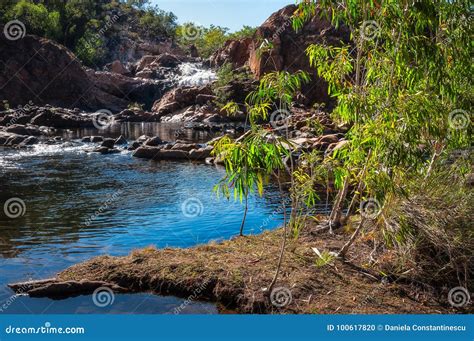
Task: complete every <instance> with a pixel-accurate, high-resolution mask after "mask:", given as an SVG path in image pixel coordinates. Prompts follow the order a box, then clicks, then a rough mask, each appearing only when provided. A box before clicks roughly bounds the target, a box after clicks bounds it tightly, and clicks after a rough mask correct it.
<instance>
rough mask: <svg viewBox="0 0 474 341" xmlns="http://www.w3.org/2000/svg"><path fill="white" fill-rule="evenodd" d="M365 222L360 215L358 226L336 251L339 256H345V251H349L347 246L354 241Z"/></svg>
mask: <svg viewBox="0 0 474 341" xmlns="http://www.w3.org/2000/svg"><path fill="white" fill-rule="evenodd" d="M364 224H365V218H364V217H362V218H361V221H360V223H359V226H357V228H356V230H355V231H354V233H353V234H352V236H351V238H350V239H349V240H348V241H347V243H345V244H344V246H343V247H342V248H341V250H340V251H339V253H338V256H339V257H341V258H345V257H346V254H347V251H349V248H350V247H351V245H352V244H353V243H354V241H355V240H356V239H357V236H358V235H359V234H360V231H362V228H363V227H364Z"/></svg>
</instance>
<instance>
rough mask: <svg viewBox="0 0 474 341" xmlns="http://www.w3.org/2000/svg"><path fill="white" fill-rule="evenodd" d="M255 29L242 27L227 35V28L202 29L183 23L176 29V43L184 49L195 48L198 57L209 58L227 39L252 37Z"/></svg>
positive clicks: (202, 27) (189, 23)
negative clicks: (192, 46)
mask: <svg viewBox="0 0 474 341" xmlns="http://www.w3.org/2000/svg"><path fill="white" fill-rule="evenodd" d="M255 31H256V29H255V28H252V27H250V26H244V27H243V28H242V29H241V30H239V31H237V32H234V33H229V29H228V28H227V27H221V26H214V25H211V26H210V27H204V26H201V25H198V24H195V23H192V22H188V23H184V24H183V25H180V26H178V27H177V29H176V37H177V41H178V43H179V44H180V45H181V46H182V47H183V48H185V49H188V48H189V47H190V46H191V45H194V46H196V48H197V50H198V52H199V55H200V56H201V57H203V58H208V57H210V56H211V55H212V54H213V53H214V52H215V51H217V50H218V49H219V48H221V47H222V46H224V43H225V42H226V41H227V40H229V39H242V38H247V37H251V36H253V34H254V33H255Z"/></svg>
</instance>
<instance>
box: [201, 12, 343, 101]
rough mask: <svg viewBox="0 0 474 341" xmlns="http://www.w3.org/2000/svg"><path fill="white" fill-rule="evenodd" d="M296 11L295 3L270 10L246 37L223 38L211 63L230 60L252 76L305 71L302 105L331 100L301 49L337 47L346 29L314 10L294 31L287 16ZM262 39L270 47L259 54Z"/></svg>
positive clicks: (300, 99) (325, 86)
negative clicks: (308, 78)
mask: <svg viewBox="0 0 474 341" xmlns="http://www.w3.org/2000/svg"><path fill="white" fill-rule="evenodd" d="M296 10H297V6H296V5H289V6H286V7H284V8H282V9H280V10H279V11H277V12H275V13H273V14H272V15H271V16H270V17H269V18H268V19H267V20H266V21H265V22H264V23H263V24H262V25H261V26H260V27H258V28H257V31H256V32H255V34H254V36H253V37H252V38H250V39H249V40H243V39H240V40H231V41H227V42H226V43H225V45H224V46H223V47H222V48H221V49H219V50H217V51H216V52H215V53H214V54H213V55H212V56H211V58H210V62H211V64H212V65H215V66H219V65H222V64H223V63H225V62H230V63H231V64H232V65H233V66H234V68H238V67H241V66H244V65H247V66H249V67H250V69H251V71H252V73H253V74H254V76H255V77H256V78H260V77H261V76H262V75H264V74H266V73H268V72H272V71H282V70H286V71H288V72H290V73H294V72H296V71H298V70H303V71H307V72H308V73H309V74H310V75H311V78H312V82H311V84H308V85H305V86H303V89H302V94H304V96H300V97H299V99H298V101H299V102H301V103H303V104H313V103H314V102H318V103H321V102H325V103H328V104H330V103H332V102H331V101H330V98H329V96H328V93H327V84H326V83H325V82H324V81H323V80H322V79H321V78H319V77H318V75H317V71H316V69H315V68H313V67H311V66H310V65H309V59H308V57H307V55H306V53H305V52H304V51H305V50H306V48H307V47H308V46H309V45H310V44H314V43H325V44H328V45H334V46H339V45H340V44H341V41H342V42H343V43H349V41H350V39H349V38H350V32H349V30H348V29H347V27H345V26H344V25H340V26H339V27H338V28H335V27H334V26H332V25H331V22H330V21H329V20H328V19H326V18H324V17H322V16H321V15H320V13H319V12H318V10H317V13H316V14H315V16H314V17H313V18H311V19H310V20H309V21H308V22H307V23H306V24H305V25H304V27H303V28H302V29H301V30H299V31H298V32H296V31H295V30H294V29H293V28H292V25H291V23H292V20H291V17H292V15H293V13H294V12H295V11H296ZM266 41H268V42H269V43H271V46H272V48H271V49H270V50H269V51H266V52H263V53H261V51H262V49H261V47H262V44H265V42H266Z"/></svg>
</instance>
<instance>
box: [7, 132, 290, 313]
mask: <svg viewBox="0 0 474 341" xmlns="http://www.w3.org/2000/svg"><path fill="white" fill-rule="evenodd" d="M90 148H91V146H90V145H87V144H83V143H81V142H80V141H79V140H74V141H72V142H67V143H64V144H61V145H53V146H47V145H40V146H36V147H35V148H33V149H31V150H25V151H20V152H19V151H13V150H7V149H4V150H0V184H1V187H0V188H1V190H0V206H2V207H3V205H4V203H5V202H6V201H7V200H9V199H11V198H19V199H21V200H22V201H23V203H24V211H22V213H24V214H23V215H22V216H20V217H18V218H14V219H13V218H9V217H7V216H6V214H5V212H4V210H0V312H1V313H9V314H13V313H36V314H38V313H109V312H110V313H172V312H173V310H174V309H175V308H176V307H178V306H179V305H181V304H182V303H183V302H184V300H183V299H179V298H175V297H161V296H158V295H153V294H127V295H116V296H115V301H114V303H113V304H112V305H110V306H107V307H105V308H101V307H97V306H96V305H94V304H93V302H92V298H91V296H90V295H89V296H80V297H75V298H70V299H66V300H50V299H46V298H42V299H37V298H35V299H34V298H29V297H18V296H12V292H11V291H10V290H9V289H8V288H6V284H7V283H11V282H17V281H25V280H29V279H42V278H48V277H53V276H54V275H55V274H56V273H57V272H59V271H61V270H63V269H65V268H67V267H68V266H71V265H73V264H75V263H77V262H80V261H83V260H86V259H89V258H91V257H94V256H97V255H114V256H119V255H126V254H128V253H129V252H130V251H131V250H133V249H135V248H141V247H146V246H155V247H157V248H163V247H190V246H193V245H197V244H201V243H207V242H209V241H221V240H224V239H229V238H231V237H232V236H235V235H237V234H238V232H239V227H240V221H241V217H242V214H243V207H242V205H241V204H240V203H239V202H233V201H230V202H228V201H227V200H225V199H217V198H216V195H215V194H214V193H213V191H212V189H213V187H214V185H215V184H216V183H217V182H218V181H219V179H220V178H221V177H222V176H223V175H224V170H223V169H222V168H220V167H216V166H212V165H205V164H201V163H191V162H165V161H162V162H155V161H148V160H141V159H136V158H133V157H131V154H130V152H127V151H123V152H122V153H120V154H113V155H106V156H104V155H99V154H95V153H87V152H86V151H87V149H90ZM279 200H280V199H279V194H278V193H277V190H276V188H274V187H272V186H269V187H268V188H267V191H266V194H265V196H264V197H263V198H260V197H252V198H251V200H250V205H249V213H248V216H247V223H246V229H245V231H246V233H259V232H261V231H262V230H263V229H269V228H275V227H276V226H278V225H279V224H281V221H282V217H281V216H280V215H278V214H275V211H276V210H278V207H279V206H278V202H279ZM0 208H1V207H0ZM2 304H3V308H2ZM5 304H6V308H5ZM181 312H182V313H216V312H217V310H216V307H215V306H214V305H213V304H209V303H202V302H190V304H187V305H186V307H185V309H183V310H182V311H181Z"/></svg>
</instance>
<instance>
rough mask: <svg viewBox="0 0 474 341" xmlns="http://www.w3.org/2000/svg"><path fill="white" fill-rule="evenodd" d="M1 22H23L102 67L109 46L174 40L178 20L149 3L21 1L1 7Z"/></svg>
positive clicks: (31, 30)
mask: <svg viewBox="0 0 474 341" xmlns="http://www.w3.org/2000/svg"><path fill="white" fill-rule="evenodd" d="M0 19H1V20H2V21H5V22H6V21H9V20H12V19H17V20H20V21H22V22H23V23H24V24H25V26H26V30H27V33H30V34H31V33H33V34H37V35H40V36H44V37H47V38H50V39H53V40H56V41H57V42H59V43H61V44H63V45H65V46H66V47H68V48H69V49H71V50H72V51H75V52H76V54H77V55H78V57H79V58H80V59H81V60H82V61H83V62H84V63H85V64H87V65H89V66H95V65H102V64H103V63H104V59H105V57H106V55H107V50H108V47H109V45H110V44H109V42H110V41H112V42H114V41H117V40H119V37H118V36H120V35H123V32H124V31H126V32H127V34H128V35H130V36H141V37H144V38H148V39H151V40H154V39H160V38H163V37H167V38H173V37H174V35H175V30H176V27H177V24H176V16H175V15H174V14H173V13H170V12H165V11H163V10H161V9H159V8H158V7H156V6H151V5H150V1H148V0H130V1H117V0H101V1H93V0H68V1H43V0H42V1H33V0H20V1H18V2H17V1H10V2H4V3H1V4H0Z"/></svg>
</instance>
